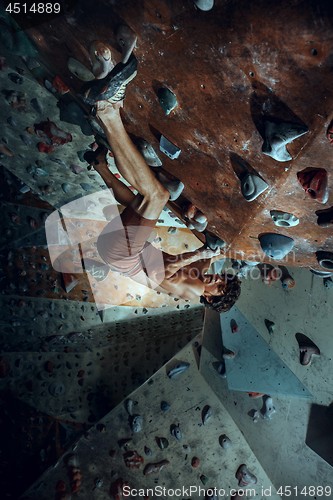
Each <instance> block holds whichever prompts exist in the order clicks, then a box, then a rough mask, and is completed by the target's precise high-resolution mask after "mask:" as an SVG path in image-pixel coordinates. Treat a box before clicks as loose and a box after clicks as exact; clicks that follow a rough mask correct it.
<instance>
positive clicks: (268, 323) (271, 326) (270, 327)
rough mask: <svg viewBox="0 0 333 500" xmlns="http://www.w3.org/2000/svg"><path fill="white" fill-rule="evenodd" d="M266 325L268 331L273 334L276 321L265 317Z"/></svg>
mask: <svg viewBox="0 0 333 500" xmlns="http://www.w3.org/2000/svg"><path fill="white" fill-rule="evenodd" d="M265 325H266V328H267V330H268V333H269V334H270V335H272V333H274V328H275V323H274V322H273V321H270V320H269V319H265Z"/></svg>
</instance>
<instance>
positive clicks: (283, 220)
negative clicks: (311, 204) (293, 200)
mask: <svg viewBox="0 0 333 500" xmlns="http://www.w3.org/2000/svg"><path fill="white" fill-rule="evenodd" d="M270 215H271V217H272V219H273V222H274V224H275V225H276V226H279V227H294V226H297V224H299V219H298V218H297V217H296V216H295V215H293V214H290V213H289V212H282V211H281V210H271V211H270Z"/></svg>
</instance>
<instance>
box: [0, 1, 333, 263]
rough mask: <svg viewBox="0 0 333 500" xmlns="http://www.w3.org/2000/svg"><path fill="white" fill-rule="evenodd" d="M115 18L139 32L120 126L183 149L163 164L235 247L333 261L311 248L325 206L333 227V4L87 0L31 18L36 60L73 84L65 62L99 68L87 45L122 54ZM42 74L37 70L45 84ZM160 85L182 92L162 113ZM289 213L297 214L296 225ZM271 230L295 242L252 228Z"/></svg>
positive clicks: (327, 244) (258, 255) (323, 236)
mask: <svg viewBox="0 0 333 500" xmlns="http://www.w3.org/2000/svg"><path fill="white" fill-rule="evenodd" d="M120 24H125V25H128V26H129V27H130V28H132V29H133V30H134V31H135V32H136V34H137V36H138V41H137V48H136V49H135V54H136V57H137V58H138V62H139V66H138V76H137V78H136V79H135V82H134V83H132V84H131V85H130V87H129V89H128V92H127V98H126V101H125V108H124V112H123V117H124V122H125V126H126V128H127V130H128V131H129V132H131V133H133V134H134V135H136V136H140V137H143V138H144V139H146V140H147V141H149V142H150V143H151V144H152V145H153V146H154V148H155V149H156V151H158V149H159V139H160V137H161V135H164V136H165V137H167V138H168V139H169V140H170V141H171V142H172V143H174V144H175V145H176V146H177V147H179V148H180V149H181V154H180V156H179V157H178V158H177V159H175V160H171V159H170V158H168V157H167V156H165V155H163V154H162V156H161V154H160V156H161V159H162V161H163V166H162V167H160V168H162V169H164V170H165V171H167V172H169V173H170V174H172V175H174V176H175V177H176V178H179V179H181V180H182V181H183V182H184V184H185V191H184V193H183V198H182V199H181V201H180V203H185V202H186V201H187V200H190V201H191V202H193V203H194V204H195V205H197V206H198V207H199V208H200V209H201V210H202V211H203V212H204V213H205V214H206V215H207V217H208V220H209V229H210V230H211V231H212V232H214V233H216V234H217V235H219V236H220V237H222V238H223V239H224V240H225V241H226V242H227V243H228V245H229V246H228V247H227V251H230V252H232V253H233V255H234V254H235V253H237V252H243V255H244V256H245V257H246V258H247V259H253V260H263V259H264V258H266V259H268V257H269V256H270V255H272V252H271V251H270V250H271V246H270V245H273V247H274V246H275V245H277V247H278V248H279V249H281V248H280V247H281V246H282V247H283V250H286V249H287V250H289V251H290V250H292V251H291V252H290V253H289V257H288V258H289V259H290V261H292V262H293V264H294V265H296V266H313V267H316V268H318V269H320V268H321V266H322V267H324V268H326V269H327V266H328V267H332V264H331V261H330V258H331V257H332V256H326V257H325V256H324V257H325V258H324V259H321V258H320V259H319V260H320V261H321V262H322V263H321V265H320V264H319V263H318V261H317V256H316V252H317V251H323V250H328V251H330V249H331V245H332V238H331V234H330V231H329V227H330V224H331V222H330V220H331V215H330V214H331V212H328V213H327V214H326V215H324V219H325V220H328V223H327V226H328V228H327V227H323V225H318V224H317V216H316V212H317V211H318V210H327V209H329V208H330V206H331V204H332V201H331V194H330V191H331V189H330V188H331V182H332V181H331V175H332V167H331V155H332V146H331V144H330V141H331V135H330V122H331V120H332V109H331V108H332V99H333V95H332V84H331V78H332V77H331V69H330V64H331V63H330V61H331V47H332V41H333V40H332V39H333V30H332V5H331V4H330V2H326V1H325V0H321V1H319V2H318V1H316V2H313V1H311V0H307V1H305V2H304V1H294V2H292V3H290V2H278V3H277V2H274V1H269V2H267V1H264V0H256V1H254V2H251V4H250V5H249V4H248V2H245V0H244V1H243V0H242V1H237V2H232V1H231V2H225V1H222V0H221V1H218V0H217V1H216V2H215V4H214V6H213V8H212V9H211V10H209V11H207V12H205V11H202V10H200V9H198V8H196V7H195V5H194V2H193V1H192V0H184V1H181V2H179V1H176V0H155V1H152V2H144V1H131V0H127V1H125V2H124V1H121V2H120V1H115V2H112V5H110V4H109V3H105V2H99V3H97V4H93V5H92V4H91V3H89V2H85V1H82V2H79V3H78V4H76V5H74V7H73V9H72V10H71V11H70V12H68V13H67V14H66V15H62V16H60V17H57V18H54V19H52V20H51V21H50V22H48V23H45V24H38V25H37V26H36V23H34V26H32V27H30V28H29V29H28V25H29V23H26V26H27V34H28V35H29V37H30V38H31V40H33V41H34V42H35V44H36V46H37V49H38V51H39V56H38V57H37V60H38V61H43V62H44V63H45V64H46V66H47V68H49V71H50V72H51V73H52V77H53V78H54V77H55V76H56V75H58V76H59V77H60V78H61V79H62V80H63V81H64V82H65V84H67V85H68V86H69V87H70V89H73V91H74V92H75V91H79V89H80V88H81V86H82V81H80V80H79V79H78V78H77V77H76V76H74V75H73V74H71V73H70V71H69V70H68V67H67V63H68V59H69V57H72V58H75V59H76V60H78V61H79V62H81V63H82V64H84V65H85V66H86V68H87V69H91V61H90V60H89V46H90V44H91V42H93V41H94V40H96V39H97V38H98V39H100V40H104V41H106V42H107V43H108V44H109V45H110V47H111V50H112V54H113V56H114V58H115V59H116V60H117V61H119V60H120V46H119V45H118V44H117V41H116V30H117V27H118V26H119V25H120ZM49 78H50V77H49ZM45 79H47V78H46V77H45V76H42V77H40V78H39V80H40V82H41V83H42V85H44V86H45ZM51 81H52V78H51ZM7 87H8V85H7ZM161 88H168V89H170V90H171V91H172V92H173V93H174V95H175V96H176V99H177V103H178V105H177V106H176V107H175V108H174V109H173V110H172V111H171V112H169V111H170V109H167V112H168V114H167V115H166V114H165V110H163V109H162V107H161V106H160V103H159V99H158V96H161V93H160V89H161ZM43 91H44V90H43ZM40 92H42V90H40ZM162 95H163V94H162ZM164 107H165V106H164ZM35 118H37V117H35ZM30 122H31V120H30V121H29V125H30V126H31V123H30ZM286 123H287V124H289V125H285V124H286ZM290 124H292V125H290ZM58 125H59V126H60V125H61V127H62V128H64V129H65V130H66V131H67V132H68V133H71V134H72V136H73V141H72V142H71V143H68V144H65V145H64V146H63V148H66V149H68V150H70V151H71V152H72V151H73V155H74V156H75V155H76V151H75V153H74V149H77V147H76V143H75V133H74V131H73V130H72V128H71V127H68V126H67V124H66V123H61V124H59V122H58ZM326 134H327V135H326ZM292 139H294V140H292ZM87 142H89V141H87ZM287 143H288V144H287ZM286 144H287V146H286ZM73 146H74V147H73ZM285 146H286V147H287V150H288V151H289V153H288V152H287V150H286V149H285ZM31 147H33V146H31ZM80 149H81V150H82V144H81V147H80ZM288 155H289V156H288ZM281 160H284V161H281ZM75 162H77V157H76V156H75ZM7 164H8V162H7V161H6V165H7ZM79 165H80V164H79ZM57 168H63V169H64V170H63V172H67V171H66V169H65V167H61V166H57ZM305 169H310V171H308V170H306V172H305V175H304V170H305ZM313 169H323V170H319V171H318V170H315V171H314V170H313ZM299 172H303V174H302V176H301V177H300V178H298V176H297V174H298V173H299ZM22 175H23V174H22ZM263 181H264V182H263ZM88 183H90V184H91V179H90V181H89V182H88ZM69 184H71V182H69ZM79 186H80V183H77V185H76V186H75V192H76V190H78V191H80V189H82V186H81V187H79ZM241 186H242V190H241ZM264 188H265V189H264ZM242 193H243V194H242ZM260 193H261V194H260ZM58 196H59V198H60V194H59V195H58ZM61 196H62V194H61ZM251 200H252V201H251ZM180 208H181V207H180ZM272 210H278V211H282V212H284V213H285V215H282V219H281V220H282V224H280V225H277V226H276V225H274V221H273V219H272V217H271V214H270V212H271V211H272ZM231 214H232V215H231ZM245 214H246V215H245ZM295 218H296V219H299V224H298V225H296V226H294V225H290V224H289V222H290V221H294V220H295ZM266 233H268V234H271V233H273V234H275V235H276V234H279V235H283V236H287V237H288V238H291V240H289V239H287V240H286V239H285V238H281V237H277V236H274V237H273V240H272V239H271V238H270V239H269V241H268V244H266V245H264V247H263V248H264V252H263V251H262V246H261V245H260V242H259V239H258V237H259V236H261V235H262V234H266ZM285 244H287V246H285ZM274 255H275V256H276V254H274ZM281 256H282V254H280V257H281ZM323 260H324V262H323Z"/></svg>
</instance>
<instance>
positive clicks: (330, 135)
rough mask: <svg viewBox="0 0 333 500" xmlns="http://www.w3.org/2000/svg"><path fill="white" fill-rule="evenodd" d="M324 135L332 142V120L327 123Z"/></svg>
mask: <svg viewBox="0 0 333 500" xmlns="http://www.w3.org/2000/svg"><path fill="white" fill-rule="evenodd" d="M326 137H327V139H328V140H329V142H330V143H331V144H333V120H332V121H331V123H330V124H329V126H328V128H327V132H326Z"/></svg>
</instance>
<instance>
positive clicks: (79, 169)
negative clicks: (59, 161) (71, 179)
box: [69, 163, 85, 174]
mask: <svg viewBox="0 0 333 500" xmlns="http://www.w3.org/2000/svg"><path fill="white" fill-rule="evenodd" d="M69 168H70V169H71V171H72V172H73V173H74V174H80V173H81V172H84V171H85V169H84V168H82V167H80V165H75V163H71V164H70V166H69Z"/></svg>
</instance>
